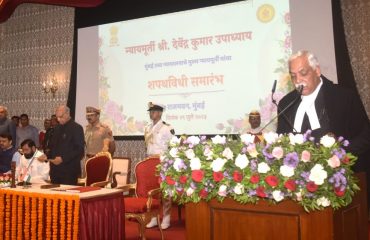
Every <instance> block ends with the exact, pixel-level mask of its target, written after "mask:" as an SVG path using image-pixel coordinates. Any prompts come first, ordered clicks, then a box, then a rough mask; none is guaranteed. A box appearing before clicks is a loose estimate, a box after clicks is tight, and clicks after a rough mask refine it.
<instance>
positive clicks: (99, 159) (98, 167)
mask: <svg viewBox="0 0 370 240" xmlns="http://www.w3.org/2000/svg"><path fill="white" fill-rule="evenodd" d="M111 171H112V158H111V155H110V153H109V152H100V153H98V154H96V155H95V156H94V157H91V158H89V159H87V161H86V163H85V173H86V177H85V178H82V179H79V182H80V183H83V185H84V186H94V187H105V186H106V185H107V184H108V183H110V175H111Z"/></svg>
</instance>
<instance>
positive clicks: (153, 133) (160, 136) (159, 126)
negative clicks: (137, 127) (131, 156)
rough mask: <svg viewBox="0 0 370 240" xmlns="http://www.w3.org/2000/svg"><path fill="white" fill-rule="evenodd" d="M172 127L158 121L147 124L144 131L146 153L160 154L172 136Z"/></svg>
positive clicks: (166, 147)
mask: <svg viewBox="0 0 370 240" xmlns="http://www.w3.org/2000/svg"><path fill="white" fill-rule="evenodd" d="M171 130H173V128H172V127H171V126H170V125H169V124H165V123H163V121H161V120H160V121H158V122H157V123H156V124H155V125H154V126H153V123H151V124H149V125H147V126H146V127H145V131H144V137H145V144H146V153H147V155H148V156H150V155H160V154H162V153H164V152H165V151H166V150H167V149H168V143H169V141H170V140H171V138H172V137H173V134H172V133H171Z"/></svg>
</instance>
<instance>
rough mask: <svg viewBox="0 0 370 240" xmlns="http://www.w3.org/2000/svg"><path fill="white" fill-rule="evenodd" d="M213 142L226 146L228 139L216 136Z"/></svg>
mask: <svg viewBox="0 0 370 240" xmlns="http://www.w3.org/2000/svg"><path fill="white" fill-rule="evenodd" d="M211 140H212V142H213V143H214V144H225V143H226V137H225V136H222V137H221V136H220V135H216V136H215V137H213V138H211Z"/></svg>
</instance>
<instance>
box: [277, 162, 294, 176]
mask: <svg viewBox="0 0 370 240" xmlns="http://www.w3.org/2000/svg"><path fill="white" fill-rule="evenodd" d="M280 174H281V175H283V176H284V177H291V176H293V175H294V168H293V167H289V166H287V165H283V166H281V167H280Z"/></svg>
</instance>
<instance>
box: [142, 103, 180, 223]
mask: <svg viewBox="0 0 370 240" xmlns="http://www.w3.org/2000/svg"><path fill="white" fill-rule="evenodd" d="M163 110H164V107H163V106H162V105H160V104H153V103H151V102H150V103H149V109H148V111H149V114H150V119H151V120H152V123H150V124H149V125H147V126H146V127H145V131H144V138H145V145H146V153H147V156H152V155H161V154H162V153H164V152H165V151H166V150H167V149H168V143H169V141H170V139H171V138H172V137H173V135H174V134H175V131H174V130H173V128H172V127H171V125H169V124H167V123H166V122H164V121H162V112H163ZM170 218H171V200H169V199H163V220H162V224H161V228H162V229H167V228H169V227H170ZM157 225H158V223H157V218H155V217H154V218H152V219H151V221H150V222H149V223H148V224H147V225H146V227H147V228H151V227H155V226H157Z"/></svg>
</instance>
